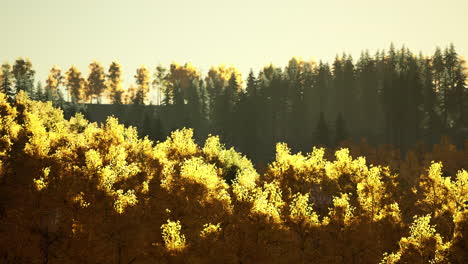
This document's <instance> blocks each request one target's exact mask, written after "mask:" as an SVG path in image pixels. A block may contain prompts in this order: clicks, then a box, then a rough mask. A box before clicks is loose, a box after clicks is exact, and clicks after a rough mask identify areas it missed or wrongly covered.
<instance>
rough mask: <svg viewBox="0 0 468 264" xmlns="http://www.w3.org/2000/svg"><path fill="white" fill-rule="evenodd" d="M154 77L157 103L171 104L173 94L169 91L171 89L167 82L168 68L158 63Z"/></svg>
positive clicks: (153, 83)
mask: <svg viewBox="0 0 468 264" xmlns="http://www.w3.org/2000/svg"><path fill="white" fill-rule="evenodd" d="M153 78H154V79H153V82H152V85H153V89H154V90H155V93H156V105H160V104H163V105H169V103H170V101H171V95H170V93H169V92H170V91H169V86H168V83H167V69H166V68H164V67H163V66H162V65H158V66H157V67H156V71H155V72H154V75H153Z"/></svg>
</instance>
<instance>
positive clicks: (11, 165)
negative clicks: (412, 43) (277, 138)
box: [0, 92, 468, 263]
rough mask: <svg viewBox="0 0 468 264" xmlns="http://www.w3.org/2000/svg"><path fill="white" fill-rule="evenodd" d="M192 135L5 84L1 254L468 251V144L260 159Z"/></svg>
mask: <svg viewBox="0 0 468 264" xmlns="http://www.w3.org/2000/svg"><path fill="white" fill-rule="evenodd" d="M192 136H193V131H192V130H190V129H183V130H179V131H176V132H173V133H172V135H171V136H170V137H168V138H167V140H166V141H164V142H156V143H155V142H152V141H150V140H148V139H146V138H145V139H141V138H138V136H137V132H136V130H135V129H134V128H131V127H129V128H126V127H124V126H123V125H121V124H119V123H118V121H117V120H116V119H115V118H109V119H108V121H107V123H106V124H103V125H101V126H98V125H97V124H95V123H89V122H88V121H86V120H85V119H84V118H83V117H82V116H81V115H76V116H75V117H72V118H71V119H70V120H65V119H64V118H63V116H62V113H61V111H60V110H58V109H55V108H53V107H52V106H51V104H50V103H42V102H36V101H32V100H29V99H28V98H27V96H26V94H25V93H22V92H21V93H19V94H18V95H17V97H16V102H15V103H13V104H9V103H8V102H7V100H6V99H5V95H4V94H1V93H0V262H2V263H379V262H380V263H428V262H431V263H467V252H468V242H467V239H466V237H467V236H468V229H467V226H468V224H467V223H468V209H467V203H468V173H467V172H466V171H465V170H462V168H465V169H466V166H467V164H468V159H467V157H468V148H465V149H464V150H457V149H455V148H453V147H444V145H439V146H436V148H435V150H434V151H433V152H432V153H429V152H428V153H429V154H427V153H417V152H410V153H411V154H409V155H408V158H407V159H406V160H404V161H401V162H400V163H398V164H392V162H389V163H390V166H389V167H387V166H386V167H384V166H379V165H370V164H369V162H367V161H366V158H365V157H353V156H352V155H350V151H349V150H348V149H346V148H343V149H340V150H338V151H336V152H335V155H334V156H335V157H334V158H332V159H326V158H325V150H324V149H322V148H314V149H313V150H312V151H311V153H308V154H306V155H303V154H300V153H299V154H292V153H290V150H289V148H288V146H287V145H286V144H281V143H279V144H277V146H276V160H275V161H274V162H272V163H271V164H269V165H268V166H266V168H265V169H264V170H262V172H261V173H259V172H258V171H257V170H256V169H255V168H254V166H253V165H252V163H251V162H250V161H249V160H248V159H247V158H245V157H243V156H242V155H241V154H239V153H237V152H236V151H234V150H233V149H226V148H225V147H224V146H223V145H222V143H220V141H219V138H218V137H216V136H211V137H209V138H208V139H207V140H206V142H205V144H204V146H198V145H197V144H195V143H194V141H193V138H192ZM447 144H448V143H447ZM447 144H446V145H447ZM437 148H439V149H437ZM356 149H358V150H356ZM356 152H364V153H365V151H364V150H363V149H362V148H361V149H359V148H358V147H356V148H354V149H353V148H351V153H356ZM382 153H385V152H383V151H381V152H378V153H374V156H373V157H372V160H373V161H374V162H376V161H377V160H379V159H381V160H382V161H385V158H384V157H382V155H383V154H382ZM441 153H443V155H442V154H441ZM379 155H380V156H379ZM438 155H439V156H438ZM422 156H424V157H426V158H427V157H430V158H435V160H434V162H432V163H430V162H429V163H428V162H423V161H421V160H422V159H421V158H420V157H422ZM442 156H443V157H447V158H446V160H447V161H448V163H449V164H450V165H449V168H450V169H449V170H444V167H443V166H444V165H445V164H444V165H443V163H441V162H439V161H440V160H444V158H442ZM444 161H445V160H444ZM383 163H385V162H383ZM374 164H378V163H377V162H376V163H374ZM426 164H427V166H426ZM456 166H460V167H459V168H456ZM463 166H465V167H463ZM393 167H397V169H394V168H393ZM459 169H460V170H459ZM458 170H459V171H458ZM397 172H398V173H397ZM448 172H450V173H451V174H450V175H447V174H448Z"/></svg>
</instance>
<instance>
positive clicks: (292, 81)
mask: <svg viewBox="0 0 468 264" xmlns="http://www.w3.org/2000/svg"><path fill="white" fill-rule="evenodd" d="M466 80H467V69H466V62H465V60H464V59H463V58H462V57H461V56H460V55H459V54H458V53H457V52H456V50H455V47H454V45H452V44H451V45H449V46H448V47H446V48H443V49H441V48H436V49H435V52H434V53H433V54H431V55H424V54H421V53H414V52H412V51H410V50H409V49H408V48H406V47H402V48H399V49H397V48H395V47H394V46H393V45H391V46H390V48H389V49H387V50H381V51H377V52H376V53H375V54H370V53H369V52H368V51H363V52H362V53H361V55H360V57H359V58H358V59H357V60H356V59H353V58H352V57H351V56H350V55H348V54H344V53H343V54H342V55H337V56H336V58H335V60H334V61H333V62H332V63H328V62H323V61H319V62H315V61H303V60H301V59H298V58H292V59H291V60H290V61H289V62H288V64H287V65H286V66H285V67H278V66H275V65H267V66H265V67H264V68H262V69H260V70H259V71H258V74H255V73H254V71H253V70H251V72H250V74H249V75H248V76H247V78H246V79H244V78H242V76H241V75H240V73H239V71H238V70H237V69H235V68H233V67H225V66H218V67H212V68H211V69H210V70H209V71H208V73H207V74H206V76H202V74H201V73H200V72H199V70H198V69H197V68H195V67H194V66H193V65H191V64H190V63H187V64H185V65H179V64H175V63H173V64H171V65H170V66H169V67H168V68H165V67H163V66H158V67H156V68H155V70H154V73H153V74H151V71H150V70H149V69H148V68H146V67H144V66H142V67H141V68H139V69H137V71H136V73H135V85H130V87H127V88H126V89H124V87H123V82H122V69H121V66H120V65H119V64H118V63H117V62H113V63H112V64H111V65H110V66H109V68H108V70H106V69H105V68H104V67H103V66H102V65H101V64H100V63H99V62H92V63H91V64H90V66H89V73H88V75H87V76H85V75H84V74H82V73H81V72H80V70H78V69H77V68H76V67H75V66H72V67H70V69H69V70H68V71H67V72H65V73H62V72H61V70H60V69H59V68H58V67H57V66H54V67H53V68H52V69H51V70H50V74H49V76H48V78H47V80H46V82H45V85H42V83H41V82H37V83H36V79H35V72H34V69H33V65H32V63H31V62H30V61H29V60H27V59H23V58H19V59H18V60H16V61H15V62H14V63H13V64H12V66H10V64H8V63H5V64H3V65H2V74H1V90H0V91H1V92H4V93H5V94H7V96H8V97H9V98H10V100H13V98H14V96H15V94H16V93H17V92H19V91H21V90H24V91H27V92H28V93H29V94H30V95H31V97H32V98H33V99H36V100H42V101H53V103H54V106H56V107H60V108H62V110H63V111H64V114H65V117H67V118H69V117H71V116H73V115H74V113H76V112H82V113H84V114H85V116H86V117H87V118H88V119H89V120H91V121H98V122H105V120H106V118H107V116H108V115H114V116H115V117H117V118H118V119H119V120H120V121H121V122H122V123H124V124H126V125H132V126H136V127H138V128H139V133H140V135H141V136H145V135H147V136H149V138H150V139H153V140H164V139H165V138H166V137H167V136H168V135H170V132H171V131H174V130H176V129H179V128H183V127H190V128H194V131H195V140H196V142H197V143H201V142H203V141H204V140H205V139H206V138H207V136H208V135H209V134H216V135H220V137H221V140H222V141H223V142H225V143H226V145H227V146H234V147H235V149H236V150H238V151H241V152H242V153H244V154H246V155H247V157H249V158H251V159H252V160H254V161H256V162H268V161H271V160H272V159H273V158H274V157H273V154H272V153H274V147H275V143H276V142H286V143H288V144H289V146H290V147H291V148H292V149H293V150H294V151H302V152H304V153H305V152H307V151H310V149H311V148H312V146H317V145H321V146H326V147H337V146H339V145H340V143H343V142H346V141H348V142H350V141H352V142H362V141H364V142H366V143H368V144H371V145H374V146H377V145H387V144H388V145H392V146H394V147H396V148H397V149H400V151H401V152H402V153H405V152H406V151H407V150H408V149H410V148H412V147H414V146H416V145H417V144H419V143H421V142H424V143H425V144H427V145H429V146H432V145H433V144H434V143H437V142H439V141H440V138H441V136H448V137H450V138H451V140H452V142H453V143H455V144H456V145H457V146H459V147H462V146H463V142H464V140H465V139H466V138H467V135H468V106H467V104H468V89H467V83H466ZM150 94H156V97H157V98H156V100H150V99H149V97H150ZM153 97H154V96H153ZM150 104H151V105H150Z"/></svg>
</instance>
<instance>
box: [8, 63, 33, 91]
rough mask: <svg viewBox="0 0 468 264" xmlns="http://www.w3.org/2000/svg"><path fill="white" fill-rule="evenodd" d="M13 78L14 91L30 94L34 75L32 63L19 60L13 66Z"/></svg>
mask: <svg viewBox="0 0 468 264" xmlns="http://www.w3.org/2000/svg"><path fill="white" fill-rule="evenodd" d="M12 73H13V76H14V77H15V91H16V93H18V92H19V91H25V92H28V93H31V91H32V90H33V87H34V74H35V71H34V70H33V69H32V63H31V61H30V60H29V59H26V60H25V59H23V58H19V59H17V60H16V61H15V64H13V70H12Z"/></svg>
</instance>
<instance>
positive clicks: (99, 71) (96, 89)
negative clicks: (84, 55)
mask: <svg viewBox="0 0 468 264" xmlns="http://www.w3.org/2000/svg"><path fill="white" fill-rule="evenodd" d="M88 68H89V74H88V81H87V83H86V84H87V85H86V90H85V95H86V98H87V99H88V100H89V101H90V102H91V103H92V102H93V99H95V100H96V102H98V103H99V102H100V100H101V95H102V93H103V92H104V91H105V90H106V87H107V86H106V74H105V73H104V67H102V65H101V63H99V62H97V61H93V62H92V63H91V64H89V67H88Z"/></svg>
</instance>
